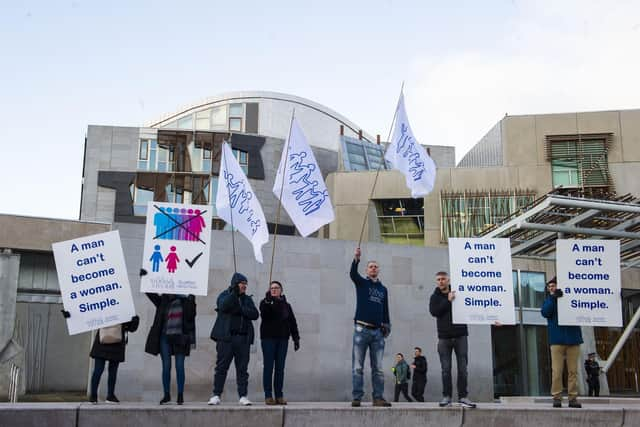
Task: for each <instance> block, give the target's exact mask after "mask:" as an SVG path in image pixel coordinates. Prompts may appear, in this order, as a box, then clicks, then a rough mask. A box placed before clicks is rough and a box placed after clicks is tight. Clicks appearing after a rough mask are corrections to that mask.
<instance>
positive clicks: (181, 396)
mask: <svg viewBox="0 0 640 427" xmlns="http://www.w3.org/2000/svg"><path fill="white" fill-rule="evenodd" d="M176 403H177V404H178V405H182V404H183V403H184V396H183V395H182V393H178V400H176Z"/></svg>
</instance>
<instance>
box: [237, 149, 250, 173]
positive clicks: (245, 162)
mask: <svg viewBox="0 0 640 427" xmlns="http://www.w3.org/2000/svg"><path fill="white" fill-rule="evenodd" d="M233 155H234V156H236V159H237V160H238V163H239V164H240V168H241V169H242V171H243V172H244V174H245V175H247V174H248V173H249V153H247V152H246V151H242V150H236V149H234V150H233Z"/></svg>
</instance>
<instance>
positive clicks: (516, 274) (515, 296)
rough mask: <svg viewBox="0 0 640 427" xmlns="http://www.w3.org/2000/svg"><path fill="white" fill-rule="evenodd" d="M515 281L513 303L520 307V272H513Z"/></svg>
mask: <svg viewBox="0 0 640 427" xmlns="http://www.w3.org/2000/svg"><path fill="white" fill-rule="evenodd" d="M512 279H513V301H514V304H515V306H516V307H518V306H519V305H520V295H519V294H518V272H517V271H516V270H513V272H512Z"/></svg>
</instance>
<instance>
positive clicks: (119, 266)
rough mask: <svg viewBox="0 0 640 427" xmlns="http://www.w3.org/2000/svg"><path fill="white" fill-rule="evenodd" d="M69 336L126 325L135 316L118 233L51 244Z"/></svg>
mask: <svg viewBox="0 0 640 427" xmlns="http://www.w3.org/2000/svg"><path fill="white" fill-rule="evenodd" d="M51 247H52V248H53V257H54V258H55V261H56V270H57V272H58V282H59V283H60V293H61V294H62V304H63V305H64V309H65V310H66V311H68V312H69V313H70V314H71V317H69V318H68V319H67V328H68V329H69V335H75V334H79V333H81V332H86V331H91V330H94V329H99V328H103V327H106V326H113V325H117V324H120V323H124V322H128V321H130V320H131V317H133V316H134V315H135V307H134V306H133V299H132V297H131V287H130V286H129V279H128V276H127V267H126V265H125V263H124V254H123V253H122V244H121V243H120V233H118V231H110V232H108V233H101V234H94V235H92V236H85V237H81V238H79V239H74V240H67V241H65V242H58V243H53V244H52V245H51Z"/></svg>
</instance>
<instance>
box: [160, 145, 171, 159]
mask: <svg viewBox="0 0 640 427" xmlns="http://www.w3.org/2000/svg"><path fill="white" fill-rule="evenodd" d="M168 158H169V150H167V149H166V148H163V147H160V148H159V149H158V162H166V161H167V159H168Z"/></svg>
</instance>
